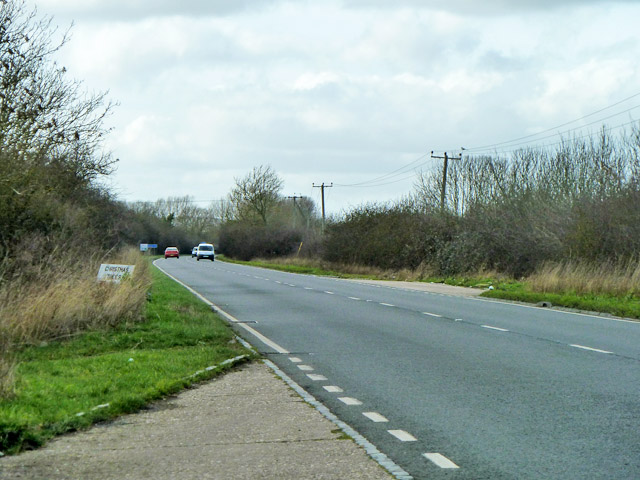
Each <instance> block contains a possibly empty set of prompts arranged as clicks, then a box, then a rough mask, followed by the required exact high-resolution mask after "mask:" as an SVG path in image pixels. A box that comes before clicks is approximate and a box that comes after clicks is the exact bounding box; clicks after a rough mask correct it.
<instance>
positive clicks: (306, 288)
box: [304, 287, 313, 290]
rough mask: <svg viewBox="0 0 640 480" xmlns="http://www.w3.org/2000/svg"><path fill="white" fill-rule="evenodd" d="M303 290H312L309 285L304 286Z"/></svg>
mask: <svg viewBox="0 0 640 480" xmlns="http://www.w3.org/2000/svg"><path fill="white" fill-rule="evenodd" d="M304 289H305V290H313V288H311V287H304Z"/></svg>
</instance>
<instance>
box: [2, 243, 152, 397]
mask: <svg viewBox="0 0 640 480" xmlns="http://www.w3.org/2000/svg"><path fill="white" fill-rule="evenodd" d="M100 263H115V264H126V265H135V269H134V273H133V275H132V276H131V278H129V279H126V280H124V281H122V282H121V283H119V284H116V283H110V282H98V281H97V278H96V277H97V273H98V268H99V266H100ZM38 268H39V269H40V270H41V275H40V276H39V277H38V279H37V280H33V277H32V276H30V281H28V282H26V281H24V279H22V278H20V277H18V278H14V279H13V280H12V281H10V282H4V283H3V285H2V288H1V289H0V335H1V339H0V349H1V350H0V397H2V396H6V395H8V394H10V392H11V389H12V385H13V375H14V371H15V367H16V362H15V352H16V351H18V350H19V349H20V348H22V347H24V346H27V345H38V344H41V343H42V342H47V341H51V340H56V339H63V338H65V337H69V336H72V335H74V334H77V333H78V332H81V331H83V330H87V329H96V328H106V327H110V326H114V325H116V324H118V323H121V322H123V321H132V320H133V321H135V320H138V319H141V318H142V310H143V306H144V303H145V301H146V294H147V291H148V289H149V286H150V285H151V274H150V271H149V264H148V262H147V261H146V260H144V259H143V257H142V256H141V255H140V254H139V252H137V251H136V250H135V249H130V250H126V251H122V252H120V253H118V254H115V255H112V256H110V258H99V257H97V256H94V257H93V258H92V259H89V260H85V261H78V259H74V258H69V257H67V258H59V259H58V261H57V262H53V263H50V264H49V265H48V266H47V267H46V268H45V267H43V266H41V265H40V266H38Z"/></svg>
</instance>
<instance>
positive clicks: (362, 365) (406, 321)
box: [157, 257, 640, 480]
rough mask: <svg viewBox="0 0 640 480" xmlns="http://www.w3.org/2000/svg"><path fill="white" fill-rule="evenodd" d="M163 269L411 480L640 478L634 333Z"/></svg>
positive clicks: (363, 290)
mask: <svg viewBox="0 0 640 480" xmlns="http://www.w3.org/2000/svg"><path fill="white" fill-rule="evenodd" d="M157 264H158V266H160V267H161V268H162V269H164V270H165V271H167V272H168V273H170V274H171V275H172V276H174V277H176V278H177V279H179V280H180V281H182V282H184V283H185V284H186V285H188V286H190V287H191V288H193V289H194V290H195V291H197V292H199V293H200V294H201V295H202V296H203V297H205V298H206V299H208V300H209V301H211V302H213V303H214V304H215V305H216V306H217V307H219V308H220V309H222V310H224V311H225V312H226V313H227V314H228V315H230V317H229V318H231V320H232V322H235V325H234V328H236V329H237V330H238V332H239V333H240V334H241V335H242V336H243V337H244V338H246V339H247V340H248V341H250V342H251V343H252V344H253V345H254V346H255V347H256V348H257V349H258V350H259V351H260V352H262V353H264V354H265V356H266V357H267V358H269V359H270V360H271V361H273V362H274V363H275V364H276V365H277V366H278V367H280V369H281V370H283V371H284V372H285V373H286V374H287V375H288V376H290V377H291V378H292V379H293V380H294V381H295V382H297V383H298V384H299V385H301V386H302V387H303V388H304V389H305V390H307V391H308V392H309V393H310V394H311V395H313V396H314V397H315V398H316V399H318V400H319V401H320V402H322V403H323V404H324V405H326V406H327V407H328V408H329V409H330V410H331V411H332V412H333V413H335V414H336V415H337V416H338V417H339V418H340V419H341V420H343V421H344V422H346V423H347V424H349V425H350V426H352V427H353V428H354V429H355V430H356V431H358V432H359V433H360V434H362V435H363V436H364V437H365V438H366V439H367V440H368V441H370V442H371V443H372V444H374V445H375V446H376V447H377V448H378V449H379V450H380V451H382V452H383V453H385V454H386V455H387V456H388V457H389V458H390V459H391V460H393V461H394V462H395V463H396V464H397V465H398V466H400V467H401V468H402V469H403V470H405V471H406V472H408V474H409V475H411V476H412V477H413V478H416V479H423V478H424V479H440V478H454V479H475V480H477V479H492V480H496V479H536V480H538V479H563V480H567V479H581V480H584V479H607V480H612V479H638V478H640V323H638V322H631V321H624V320H618V319H610V318H600V317H597V316H591V315H583V314H577V313H569V312H561V311H555V310H550V309H542V308H535V307H528V306H524V305H517V304H511V303H504V302H496V301H490V300H484V299H479V298H473V297H459V296H451V295H442V294H436V293H429V292H420V291H414V290H407V289H397V288H390V287H386V286H376V285H370V284H363V283H360V282H354V281H349V280H339V279H332V278H325V277H314V276H309V275H295V274H289V273H283V272H277V271H272V270H265V269H259V268H253V267H247V266H241V265H235V264H229V263H223V262H219V261H216V262H209V261H200V262H196V261H195V259H192V258H188V257H186V258H184V257H183V258H180V259H179V260H176V259H167V260H159V261H158V262H157Z"/></svg>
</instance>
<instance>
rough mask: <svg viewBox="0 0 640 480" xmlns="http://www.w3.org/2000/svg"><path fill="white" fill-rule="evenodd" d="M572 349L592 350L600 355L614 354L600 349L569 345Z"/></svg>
mask: <svg viewBox="0 0 640 480" xmlns="http://www.w3.org/2000/svg"><path fill="white" fill-rule="evenodd" d="M569 346H570V347H575V348H581V349H582V350H590V351H592V352H598V353H613V352H610V351H608V350H600V349H599V348H592V347H585V346H584V345H576V344H573V343H572V344H571V345H569Z"/></svg>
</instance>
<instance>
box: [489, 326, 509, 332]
mask: <svg viewBox="0 0 640 480" xmlns="http://www.w3.org/2000/svg"><path fill="white" fill-rule="evenodd" d="M482 328H488V329H490V330H498V331H499V332H508V331H509V330H507V329H506V328H499V327H492V326H491V325H482Z"/></svg>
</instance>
